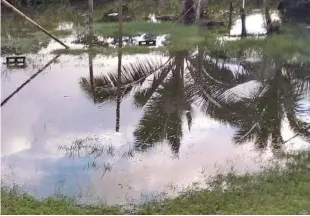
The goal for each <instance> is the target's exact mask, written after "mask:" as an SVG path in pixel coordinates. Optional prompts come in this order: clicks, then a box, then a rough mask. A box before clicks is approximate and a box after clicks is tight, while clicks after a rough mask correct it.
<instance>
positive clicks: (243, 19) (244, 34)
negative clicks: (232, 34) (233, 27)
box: [240, 8, 246, 37]
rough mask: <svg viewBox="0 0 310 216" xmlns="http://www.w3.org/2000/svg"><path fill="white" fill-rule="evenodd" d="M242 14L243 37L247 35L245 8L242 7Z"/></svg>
mask: <svg viewBox="0 0 310 216" xmlns="http://www.w3.org/2000/svg"><path fill="white" fill-rule="evenodd" d="M240 15H241V37H246V26H245V12H244V8H240Z"/></svg>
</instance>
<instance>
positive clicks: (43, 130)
mask: <svg viewBox="0 0 310 216" xmlns="http://www.w3.org/2000/svg"><path fill="white" fill-rule="evenodd" d="M90 33H91V31H90ZM120 35H121V34H120ZM89 38H92V35H91V34H90V35H89ZM91 41H92V40H90V43H89V46H90V47H91V46H92V42H91ZM121 41H123V40H118V42H121ZM121 46H122V45H119V46H118V47H121ZM118 51H119V52H118V57H117V58H114V57H107V56H100V55H97V56H96V57H94V56H92V55H91V53H88V54H87V55H83V56H74V57H72V56H67V55H63V56H61V57H60V58H59V61H60V64H54V65H51V66H50V68H49V70H48V69H47V73H45V74H44V75H43V74H42V75H41V76H37V77H36V79H35V80H33V81H32V82H31V84H29V85H27V88H24V89H23V91H20V92H19V94H16V95H15V96H14V100H11V101H10V102H9V103H7V104H6V105H5V106H3V109H2V110H1V112H2V113H3V116H2V117H3V119H2V132H3V133H2V134H3V137H2V138H1V142H2V150H3V151H2V157H1V160H2V162H3V163H2V165H1V166H2V168H3V170H4V171H5V173H6V174H7V173H8V172H9V171H7V170H10V169H12V172H14V173H15V175H17V176H18V178H14V181H16V182H17V183H19V184H22V185H24V186H26V189H29V190H30V192H31V193H33V194H35V195H36V196H47V195H50V194H51V193H53V192H54V189H55V187H57V188H58V185H60V182H61V185H62V186H61V187H60V188H61V191H62V192H63V193H65V194H68V195H71V194H74V193H79V192H81V193H83V196H84V197H85V200H83V201H94V200H95V198H96V197H97V196H99V197H100V199H101V200H104V199H107V202H108V203H112V204H113V203H118V204H120V203H122V202H128V200H127V199H128V197H133V198H134V199H135V200H140V199H142V200H144V201H146V200H149V199H150V197H153V196H155V194H157V193H161V192H167V193H168V194H169V195H175V194H176V193H175V191H172V192H171V190H170V189H171V188H172V187H171V185H173V187H177V188H178V189H177V190H179V189H182V187H186V186H188V185H189V184H191V183H192V182H201V183H202V184H204V181H205V179H206V178H207V177H209V176H211V175H214V174H215V173H216V172H217V171H218V170H224V171H227V170H228V169H229V168H230V164H227V161H230V160H232V161H233V166H234V168H235V170H236V171H237V172H240V173H242V172H245V171H248V170H250V171H257V170H260V168H261V166H262V165H266V164H268V160H267V159H269V158H274V156H273V155H272V154H270V149H279V148H280V149H281V150H283V151H285V150H286V149H285V148H286V147H287V146H292V148H295V145H293V144H297V145H305V144H308V143H309V139H310V137H309V133H310V132H309V126H310V118H309V110H310V104H309V86H310V85H309V81H310V78H309V73H308V71H309V63H305V62H303V63H299V62H295V61H291V60H288V59H287V58H286V59H283V58H282V57H281V56H280V55H279V56H278V57H272V58H271V57H269V56H268V55H267V54H264V53H262V54H261V55H258V54H257V55H258V56H255V57H256V58H255V59H258V60H256V61H252V60H248V61H243V60H244V59H246V58H245V57H246V56H247V55H246V53H243V52H239V53H238V56H237V57H236V56H234V57H235V58H228V57H225V55H223V54H222V53H216V52H212V53H210V52H209V50H208V49H207V48H205V47H202V46H201V47H198V52H197V53H194V54H193V53H192V52H191V51H188V50H181V51H175V52H169V53H166V54H153V53H152V54H142V55H132V56H130V55H123V54H122V53H121V52H120V51H121V49H119V50H118ZM260 53H261V52H260ZM240 59H241V60H242V61H241V60H240ZM239 62H241V63H239ZM22 75H23V72H22V71H19V72H18V73H16V74H13V75H12V81H10V82H9V81H7V80H2V83H3V84H4V85H3V86H2V88H3V89H4V90H5V92H9V90H11V89H12V88H13V87H14V88H16V87H15V86H18V85H17V84H19V81H20V80H22V79H21V78H20V77H22V78H24V77H23V76H22ZM16 77H18V78H19V79H17V78H16ZM55 83H57V85H55ZM85 96H86V97H85ZM20 107H23V112H21V110H20ZM25 113H27V115H25ZM291 138H293V139H291ZM302 139H303V140H302ZM235 144H245V145H242V146H241V145H235ZM286 144H288V145H286ZM254 147H255V148H256V149H259V150H261V152H260V153H258V151H252V150H253V149H254ZM298 147H300V146H298ZM263 150H265V151H263ZM276 156H277V155H276ZM216 163H217V164H219V166H223V168H219V167H216V166H215V165H214V164H216ZM9 167H11V168H9ZM206 167H207V168H206ZM30 174H31V175H30ZM56 183H57V184H56ZM55 185H56V186H55ZM141 194H146V198H145V197H142V198H141V197H140V195H141ZM88 195H89V200H87V198H88V197H87V196H88Z"/></svg>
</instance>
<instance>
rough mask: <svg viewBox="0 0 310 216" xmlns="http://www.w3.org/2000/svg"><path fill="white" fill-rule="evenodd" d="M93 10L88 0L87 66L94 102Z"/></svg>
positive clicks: (90, 0)
mask: <svg viewBox="0 0 310 216" xmlns="http://www.w3.org/2000/svg"><path fill="white" fill-rule="evenodd" d="M93 11H94V4H93V0H88V66H89V79H90V85H91V90H92V94H93V101H94V103H96V97H95V94H94V91H95V90H94V71H93V55H92V48H93V39H94V31H93Z"/></svg>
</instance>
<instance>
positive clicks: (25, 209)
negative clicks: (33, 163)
mask: <svg viewBox="0 0 310 216" xmlns="http://www.w3.org/2000/svg"><path fill="white" fill-rule="evenodd" d="M289 158H290V160H289V161H290V162H289V163H288V166H287V168H286V169H280V168H279V167H277V168H272V169H268V170H265V171H264V172H262V173H258V174H247V175H243V176H237V175H235V174H233V173H231V174H228V175H225V176H222V175H219V176H217V177H216V178H215V179H214V180H213V181H212V182H211V185H212V187H213V190H200V191H195V190H187V191H185V192H184V193H183V194H182V195H180V196H178V197H176V198H172V199H166V200H164V201H158V202H153V203H149V204H146V205H142V206H137V208H136V210H135V211H134V213H138V214H310V169H309V167H307V165H309V163H310V153H309V152H303V153H300V154H298V155H297V156H296V155H295V156H291V157H289ZM224 182H225V183H226V186H227V187H225V189H223V186H222V185H223V183H224ZM1 195H2V199H1V204H2V214H122V213H128V212H126V211H124V210H122V208H121V207H117V206H114V207H107V206H102V205H97V206H90V205H77V204H76V203H75V202H74V201H73V200H70V199H68V198H64V197H56V198H48V199H42V200H38V199H35V198H34V197H31V196H29V195H27V194H24V193H21V192H18V190H16V189H8V188H4V187H2V191H1Z"/></svg>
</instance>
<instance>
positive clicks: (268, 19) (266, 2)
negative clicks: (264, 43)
mask: <svg viewBox="0 0 310 216" xmlns="http://www.w3.org/2000/svg"><path fill="white" fill-rule="evenodd" d="M264 14H265V20H266V21H265V22H266V29H267V34H268V33H270V32H271V31H272V23H271V17H270V12H269V0H264Z"/></svg>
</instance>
